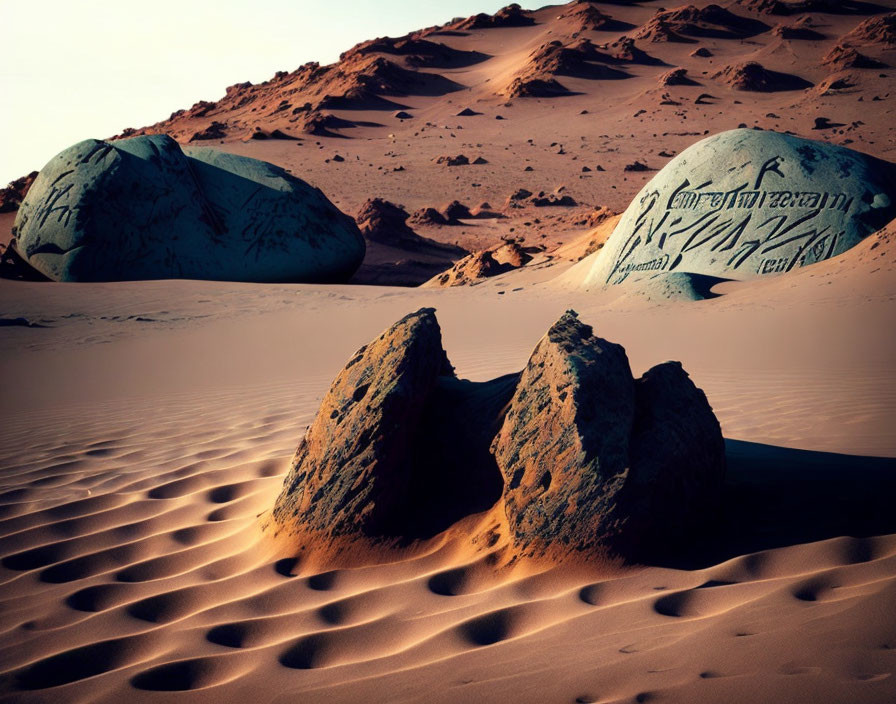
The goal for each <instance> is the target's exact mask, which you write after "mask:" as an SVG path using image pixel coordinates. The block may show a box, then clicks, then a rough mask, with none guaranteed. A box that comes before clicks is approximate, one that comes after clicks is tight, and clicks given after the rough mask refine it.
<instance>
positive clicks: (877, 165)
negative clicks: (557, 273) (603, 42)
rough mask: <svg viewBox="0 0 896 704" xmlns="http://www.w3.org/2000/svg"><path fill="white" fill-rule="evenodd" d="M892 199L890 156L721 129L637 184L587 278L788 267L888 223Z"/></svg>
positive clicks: (742, 273)
mask: <svg viewBox="0 0 896 704" xmlns="http://www.w3.org/2000/svg"><path fill="white" fill-rule="evenodd" d="M723 165H724V166H723ZM894 199H896V165H894V164H891V163H889V162H884V161H881V160H879V159H875V158H873V157H870V156H867V155H865V154H861V153H859V152H855V151H852V150H850V149H846V148H843V147H836V146H833V145H830V144H826V143H822V142H816V141H813V140H808V139H801V138H798V137H793V136H790V135H785V134H779V133H776V132H768V131H761V130H749V129H739V130H731V131H729V132H722V133H721V134H718V135H715V136H713V137H709V138H707V139H704V140H702V141H700V142H697V143H696V144H694V145H692V146H691V147H689V148H688V149H686V150H684V151H683V152H682V153H681V154H679V155H678V156H677V157H675V158H674V159H672V161H670V162H669V163H668V164H667V165H666V166H665V167H664V168H663V169H662V170H661V171H660V172H659V173H658V174H657V175H656V176H655V177H654V178H653V179H651V180H650V181H649V182H648V183H647V185H645V186H644V188H643V189H641V192H640V193H639V194H638V195H637V196H636V197H635V199H634V200H633V201H632V203H631V205H630V206H629V207H628V209H627V210H626V211H625V213H624V215H623V216H622V219H621V220H620V222H619V225H618V226H617V227H616V229H615V230H614V231H613V234H612V235H611V236H610V238H609V240H608V241H607V245H606V246H605V247H604V248H603V249H602V250H601V251H600V252H598V253H597V254H595V255H593V256H594V260H593V265H592V267H591V270H590V271H589V273H588V275H587V276H586V278H585V281H584V284H585V286H588V287H591V286H603V285H607V284H620V283H623V282H638V281H642V282H643V281H644V280H645V279H647V278H652V277H656V276H657V275H667V274H670V273H688V274H702V275H708V276H715V277H719V278H722V279H737V280H743V279H750V278H754V277H757V276H762V275H765V274H774V273H779V272H785V271H790V270H791V269H793V268H795V267H801V266H805V265H807V264H812V263H814V262H818V261H822V260H824V259H829V258H831V257H834V256H837V255H838V254H841V253H842V252H844V251H846V250H847V249H849V248H851V247H853V246H855V245H856V244H858V243H859V242H861V241H862V239H863V238H865V237H866V236H867V235H869V234H871V233H872V232H874V231H876V230H878V229H880V228H881V227H883V226H884V225H886V224H887V222H889V221H890V220H891V219H892V218H893V216H894V214H896V204H894Z"/></svg>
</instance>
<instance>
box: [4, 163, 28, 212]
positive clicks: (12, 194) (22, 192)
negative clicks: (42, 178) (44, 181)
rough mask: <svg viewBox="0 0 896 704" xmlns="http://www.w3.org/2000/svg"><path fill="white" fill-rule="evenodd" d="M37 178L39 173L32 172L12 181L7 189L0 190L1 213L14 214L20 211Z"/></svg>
mask: <svg viewBox="0 0 896 704" xmlns="http://www.w3.org/2000/svg"><path fill="white" fill-rule="evenodd" d="M36 178H37V171H32V172H31V173H30V174H28V175H27V176H20V177H19V178H17V179H16V180H15V181H11V182H10V183H9V185H8V186H7V187H6V188H0V213H14V212H15V211H16V210H18V209H19V206H20V205H21V204H22V200H24V198H25V196H26V195H27V194H28V190H29V189H30V188H31V185H32V184H33V183H34V180H35V179H36Z"/></svg>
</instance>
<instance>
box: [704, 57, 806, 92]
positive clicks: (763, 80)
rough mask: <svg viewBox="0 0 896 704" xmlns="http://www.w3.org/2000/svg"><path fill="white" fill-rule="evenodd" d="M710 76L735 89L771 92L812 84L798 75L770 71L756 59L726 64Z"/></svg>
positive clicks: (799, 88) (797, 88)
mask: <svg viewBox="0 0 896 704" xmlns="http://www.w3.org/2000/svg"><path fill="white" fill-rule="evenodd" d="M712 78H713V79H714V80H717V81H719V82H721V83H724V84H725V85H727V86H730V87H732V88H734V89H735V90H743V91H753V92H757V93H772V92H775V91H779V90H802V89H804V88H810V87H811V86H812V84H811V83H810V82H809V81H807V80H805V79H803V78H800V77H799V76H794V75H792V74H789V73H781V72H780V71H770V70H769V69H767V68H765V67H764V66H763V65H762V64H760V63H758V62H756V61H747V62H745V63H740V64H732V65H729V66H726V67H725V68H723V69H722V70H721V71H718V72H716V73H715V74H713V76H712Z"/></svg>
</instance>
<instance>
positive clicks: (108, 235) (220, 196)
mask: <svg viewBox="0 0 896 704" xmlns="http://www.w3.org/2000/svg"><path fill="white" fill-rule="evenodd" d="M13 235H14V236H15V238H16V249H17V250H18V252H19V254H21V255H22V257H23V258H24V259H25V260H26V261H27V262H28V263H29V264H30V265H31V266H32V267H34V268H35V269H37V270H38V271H39V272H40V273H42V274H44V275H45V276H47V277H48V278H50V279H53V280H54V281H127V280H139V279H170V278H192V279H212V280H225V281H253V282H274V281H287V282H332V281H346V280H347V279H348V278H349V277H350V276H351V275H352V273H353V272H354V271H355V269H357V267H358V265H359V264H360V263H361V260H362V258H363V256H364V239H363V238H362V237H361V233H360V232H359V231H358V228H357V226H356V225H355V223H354V221H353V220H352V219H351V218H350V217H348V216H347V215H344V214H343V213H342V212H340V211H339V210H338V209H337V208H336V206H334V205H333V204H332V203H331V202H330V201H329V200H328V199H327V198H326V196H324V194H323V193H321V192H320V191H319V190H318V189H316V188H313V187H312V186H310V185H308V184H307V183H305V182H304V181H301V180H299V179H298V178H295V177H294V176H292V175H290V174H289V173H288V172H286V171H285V170H284V169H281V168H279V167H277V166H274V165H273V164H269V163H266V162H263V161H257V160H255V159H249V158H247V157H242V156H237V155H235V154H228V153H225V152H221V151H217V150H214V149H207V148H195V147H185V148H181V146H180V145H179V144H178V143H177V142H175V141H174V140H173V139H171V138H170V137H168V136H165V135H152V136H146V137H134V138H132V139H123V140H118V141H115V142H103V141H99V140H96V139H88V140H86V141H84V142H80V143H78V144H76V145H74V146H73V147H69V148H68V149H66V150H65V151H63V152H61V153H60V154H59V155H57V156H56V157H54V158H53V159H52V160H51V161H50V162H49V163H48V164H47V165H46V166H45V167H44V168H43V170H42V171H41V172H40V174H39V175H38V176H37V179H36V180H35V181H34V184H33V185H32V187H31V189H30V190H29V191H28V194H27V195H26V196H25V199H24V200H23V201H22V205H21V207H20V208H19V212H18V214H17V217H16V221H15V225H14V227H13Z"/></svg>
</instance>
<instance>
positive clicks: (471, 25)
mask: <svg viewBox="0 0 896 704" xmlns="http://www.w3.org/2000/svg"><path fill="white" fill-rule="evenodd" d="M531 24H535V19H534V18H533V17H532V15H531V14H530V13H529V12H528V11H527V10H523V9H522V8H521V7H520V6H519V5H518V4H517V3H511V4H510V5H507V6H506V7H502V8H501V9H500V10H498V11H497V12H496V13H495V14H494V15H487V14H485V13H484V12H480V13H479V14H477V15H473V16H471V17H468V18H467V19H465V20H461V21H459V22H456V23H454V24H450V25H448V28H449V29H454V30H465V29H492V28H494V27H526V26H528V25H531Z"/></svg>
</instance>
